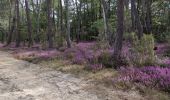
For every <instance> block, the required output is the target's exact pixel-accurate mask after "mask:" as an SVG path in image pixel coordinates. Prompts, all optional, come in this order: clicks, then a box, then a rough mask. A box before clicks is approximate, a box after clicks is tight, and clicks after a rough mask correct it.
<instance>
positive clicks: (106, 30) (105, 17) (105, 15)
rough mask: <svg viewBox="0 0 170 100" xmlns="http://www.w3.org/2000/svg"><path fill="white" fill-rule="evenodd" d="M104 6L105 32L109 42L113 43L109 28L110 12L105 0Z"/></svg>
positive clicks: (102, 0) (103, 1)
mask: <svg viewBox="0 0 170 100" xmlns="http://www.w3.org/2000/svg"><path fill="white" fill-rule="evenodd" d="M101 3H102V8H103V21H104V30H105V31H104V33H105V41H108V43H109V44H112V43H111V32H110V29H109V21H108V20H109V19H108V18H109V16H108V15H109V14H108V11H109V10H108V4H107V2H106V1H105V0H101Z"/></svg>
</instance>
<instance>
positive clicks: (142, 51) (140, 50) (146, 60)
mask: <svg viewBox="0 0 170 100" xmlns="http://www.w3.org/2000/svg"><path fill="white" fill-rule="evenodd" d="M132 39H133V40H132V49H131V54H130V56H131V57H130V62H132V64H133V65H136V66H145V65H155V64H156V62H155V61H156V56H155V52H154V37H153V35H152V34H150V35H144V36H143V37H142V38H141V39H140V40H139V39H138V38H137V36H136V34H135V33H132Z"/></svg>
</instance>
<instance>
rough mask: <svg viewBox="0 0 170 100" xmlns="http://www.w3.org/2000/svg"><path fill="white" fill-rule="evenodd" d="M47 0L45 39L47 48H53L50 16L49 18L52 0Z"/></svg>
mask: <svg viewBox="0 0 170 100" xmlns="http://www.w3.org/2000/svg"><path fill="white" fill-rule="evenodd" d="M46 2H47V19H48V23H47V25H48V26H47V40H48V46H49V48H53V37H52V36H53V33H52V18H51V12H52V10H51V5H52V0H46Z"/></svg>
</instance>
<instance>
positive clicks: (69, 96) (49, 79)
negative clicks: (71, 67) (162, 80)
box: [0, 51, 141, 100]
mask: <svg viewBox="0 0 170 100" xmlns="http://www.w3.org/2000/svg"><path fill="white" fill-rule="evenodd" d="M87 86H88V83H87V82H85V81H83V80H82V79H78V78H75V77H73V76H72V75H70V74H64V73H62V72H59V71H54V70H53V69H50V68H45V67H41V66H39V65H35V64H31V63H29V62H26V61H22V60H17V59H15V58H13V57H12V55H11V54H9V53H7V52H3V51H0V100H141V99H139V98H138V95H136V94H133V93H130V94H129V93H127V94H124V93H123V94H122V93H119V92H118V91H109V92H108V93H110V95H111V96H110V97H109V96H105V98H102V97H103V96H102V95H101V96H100V95H96V94H95V93H92V92H88V91H87V89H86V87H87ZM101 93H102V91H101ZM123 96H124V98H123V99H121V98H122V97H123ZM136 97H137V98H136ZM125 98H129V99H125ZM132 98H133V99H132Z"/></svg>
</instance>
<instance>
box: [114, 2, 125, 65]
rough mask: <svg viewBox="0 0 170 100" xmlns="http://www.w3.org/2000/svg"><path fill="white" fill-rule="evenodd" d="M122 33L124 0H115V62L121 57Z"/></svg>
mask: <svg viewBox="0 0 170 100" xmlns="http://www.w3.org/2000/svg"><path fill="white" fill-rule="evenodd" d="M123 33H124V0H117V33H116V39H115V44H114V52H113V58H114V60H115V63H116V64H117V63H118V62H119V60H120V57H121V51H122V45H123Z"/></svg>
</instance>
